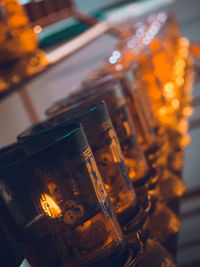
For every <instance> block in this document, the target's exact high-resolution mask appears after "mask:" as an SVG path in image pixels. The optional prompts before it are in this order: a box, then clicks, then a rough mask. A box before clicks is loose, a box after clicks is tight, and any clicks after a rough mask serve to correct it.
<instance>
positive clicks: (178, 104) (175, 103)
mask: <svg viewBox="0 0 200 267" xmlns="http://www.w3.org/2000/svg"><path fill="white" fill-rule="evenodd" d="M172 106H173V107H174V108H175V109H178V108H179V106H180V102H179V100H178V99H177V98H175V99H173V100H172Z"/></svg>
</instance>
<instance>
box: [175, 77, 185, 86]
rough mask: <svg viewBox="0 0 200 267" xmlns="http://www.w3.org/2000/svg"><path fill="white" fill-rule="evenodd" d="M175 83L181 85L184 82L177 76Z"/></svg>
mask: <svg viewBox="0 0 200 267" xmlns="http://www.w3.org/2000/svg"><path fill="white" fill-rule="evenodd" d="M176 84H177V85H179V86H182V85H183V84H184V79H183V78H182V77H177V78H176Z"/></svg>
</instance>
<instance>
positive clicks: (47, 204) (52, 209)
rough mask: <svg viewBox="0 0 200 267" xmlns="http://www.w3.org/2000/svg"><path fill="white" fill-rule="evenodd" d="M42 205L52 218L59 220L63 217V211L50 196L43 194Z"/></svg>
mask: <svg viewBox="0 0 200 267" xmlns="http://www.w3.org/2000/svg"><path fill="white" fill-rule="evenodd" d="M40 204H41V206H42V209H43V210H44V212H45V213H46V214H47V215H48V216H49V217H51V218H57V217H60V216H61V213H62V211H61V209H60V208H59V206H58V205H57V204H56V202H55V201H54V200H53V199H52V198H51V197H50V196H49V195H48V194H45V193H44V194H42V195H41V198H40Z"/></svg>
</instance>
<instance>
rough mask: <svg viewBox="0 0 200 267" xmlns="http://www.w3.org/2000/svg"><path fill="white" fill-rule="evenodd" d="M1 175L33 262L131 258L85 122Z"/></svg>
mask: <svg viewBox="0 0 200 267" xmlns="http://www.w3.org/2000/svg"><path fill="white" fill-rule="evenodd" d="M41 146H42V145H41ZM0 173H1V175H0V177H1V178H0V184H1V191H0V196H1V199H2V201H3V202H4V204H5V206H6V207H7V213H8V215H9V218H10V221H11V223H12V225H14V227H11V229H12V230H15V231H13V232H15V235H16V239H17V241H18V242H19V243H20V246H21V247H22V250H23V252H24V254H25V256H26V258H27V259H28V261H29V262H30V264H31V266H34V267H35V266H37V267H38V266H56V267H58V266H110V264H111V262H112V263H114V264H115V265H116V266H122V265H123V264H124V263H125V262H126V260H127V250H126V249H125V243H124V240H123V235H122V232H121V230H120V227H119V225H118V223H117V220H116V218H115V216H114V215H113V212H112V208H111V206H110V202H109V199H108V196H107V192H106V190H105V187H104V184H103V182H102V179H101V176H100V174H99V171H98V169H97V166H96V162H95V160H94V157H93V155H92V152H91V149H90V147H89V145H88V142H87V139H86V137H85V135H84V132H83V130H82V128H81V126H80V124H72V125H69V126H68V128H67V129H66V131H65V136H63V137H62V138H60V139H58V140H56V141H54V142H53V143H52V144H48V146H46V147H45V148H44V147H43V149H42V150H41V151H39V152H37V153H35V154H32V155H31V156H29V157H25V158H22V159H19V160H17V161H15V162H13V163H11V164H9V165H7V166H4V167H2V168H1V170H0Z"/></svg>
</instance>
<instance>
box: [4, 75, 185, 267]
mask: <svg viewBox="0 0 200 267" xmlns="http://www.w3.org/2000/svg"><path fill="white" fill-rule="evenodd" d="M101 82H102V81H101ZM100 84H101V83H100ZM106 84H107V86H105V85H106ZM83 90H84V92H85V96H86V95H87V93H86V92H87V91H88V93H89V95H88V97H87V99H88V101H86V100H85V99H83V101H81V100H80V101H81V102H82V104H80V103H78V102H77V100H75V98H76V97H75V95H74V96H73V97H71V98H70V102H71V101H72V98H73V99H74V100H75V103H76V104H75V105H72V106H73V108H69V106H68V105H66V106H65V107H63V106H62V108H64V109H63V110H62V112H60V114H59V115H57V116H55V117H53V118H51V119H49V120H47V121H45V122H42V123H40V124H38V125H35V126H33V127H31V128H30V129H28V130H26V131H25V132H24V133H22V134H21V135H20V136H19V140H21V142H22V143H24V144H26V145H25V148H26V150H27V149H28V150H29V149H30V151H31V153H32V152H35V151H37V150H38V149H39V148H40V146H44V145H48V143H49V142H50V139H49V138H52V137H50V135H49V137H48V134H49V130H47V129H49V128H50V127H52V126H53V125H54V126H55V125H57V124H60V123H63V122H66V121H68V122H69V121H70V122H74V121H76V120H77V121H81V123H82V124H83V127H84V129H85V131H86V135H87V138H88V140H89V143H90V145H91V148H92V151H93V153H94V154H95V159H96V161H97V165H98V168H99V170H100V173H101V175H102V178H103V180H104V183H105V187H106V190H107V192H108V195H109V197H110V200H111V203H112V205H113V208H114V211H115V214H116V215H117V217H118V219H119V221H120V224H121V226H122V227H123V231H124V232H125V233H127V235H128V236H129V234H130V232H134V235H133V234H132V235H131V240H133V239H134V240H135V239H137V238H135V236H137V235H135V234H136V232H138V230H139V229H140V231H139V232H141V229H142V228H145V230H143V231H142V235H141V242H145V240H146V235H147V234H146V233H147V232H148V231H149V232H150V237H151V238H154V239H156V240H158V241H160V242H162V243H163V244H167V242H166V241H167V239H168V238H169V237H171V236H173V235H174V234H176V233H177V232H178V230H179V227H180V221H179V219H178V218H177V217H176V215H175V214H174V213H173V212H172V211H171V210H170V209H169V208H168V207H167V206H165V205H164V204H160V203H159V204H156V205H155V202H156V199H157V198H158V196H159V194H157V192H156V191H157V189H156V187H157V180H158V178H157V174H156V170H155V168H154V167H153V166H151V173H150V172H149V171H148V166H147V164H146V161H145V159H144V155H143V154H142V150H141V147H140V146H139V143H138V141H137V134H136V132H135V131H134V127H133V124H132V120H131V116H130V113H129V111H128V109H127V106H126V102H125V98H124V96H123V92H122V91H121V88H120V86H119V83H118V80H117V81H116V80H113V79H112V82H111V81H110V80H109V81H106V83H105V81H103V88H102V87H101V86H100V87H99V86H97V85H96V87H95V89H94V87H91V88H88V89H87V90H86V88H84V89H83ZM82 93H83V92H82ZM83 95H84V94H82V96H83ZM89 96H90V97H89ZM89 99H90V100H89ZM101 99H104V100H105V101H106V103H107V105H108V107H109V111H110V114H112V120H113V123H114V125H115V129H117V132H118V136H119V138H120V144H121V147H122V151H123V153H124V155H126V157H125V160H124V159H123V154H122V152H121V149H120V146H119V143H118V140H117V137H116V134H115V132H114V131H113V129H112V124H111V122H109V121H110V120H109V118H108V116H107V117H106V116H105V115H103V114H104V113H105V111H104V112H103V109H102V108H100V106H101V105H103V104H101V105H100V106H99V107H98V108H97V107H93V108H91V109H90V110H87V108H88V107H89V106H90V105H94V103H95V101H99V100H101ZM68 100H69V99H68ZM63 102H66V103H68V101H66V99H65V100H64V101H63ZM77 104H78V105H77ZM59 106H60V104H59ZM67 106H68V108H67ZM74 106H75V107H74ZM66 109H68V110H66ZM83 110H87V111H85V112H83V113H82V115H79V116H78V114H79V113H80V112H81V111H83ZM92 114H93V115H92ZM74 115H76V117H73V118H71V117H72V116H74ZM70 118H71V119H70ZM61 128H62V127H61ZM56 129H57V128H54V131H55V130H56ZM86 129H87V130H86ZM57 130H58V129H57ZM57 130H56V131H55V133H56V132H57V134H56V135H58V136H57V137H56V138H58V137H61V136H60V134H61V133H59V131H57ZM65 131H66V130H63V132H62V134H61V135H62V136H63V135H64V132H65ZM39 133H40V134H39ZM41 133H42V134H41ZM37 138H39V139H38V143H37V142H36V141H37ZM51 141H52V139H51ZM28 150H27V152H28ZM30 151H29V152H30ZM147 151H148V153H147V155H152V152H154V151H155V149H153V150H152V149H149V150H147ZM70 153H71V154H73V151H70ZM85 153H86V154H87V153H89V152H85ZM54 154H55V153H54ZM53 156H56V157H57V155H56V154H55V155H53ZM72 157H73V156H72ZM76 161H77V160H75V162H76ZM124 162H125V163H126V164H127V166H128V168H129V172H128V171H127V169H126V165H125V163H124ZM135 162H138V164H139V165H138V164H135ZM149 162H151V158H150V160H149ZM51 165H52V166H53V164H51ZM23 166H24V164H23ZM137 167H138V171H137ZM87 168H88V170H90V167H87ZM28 169H29V168H28ZM90 173H93V172H92V171H91V170H90ZM140 173H142V174H140ZM80 174H81V173H79V175H80ZM129 174H130V177H131V180H132V183H133V184H134V186H135V189H136V193H137V197H138V200H139V201H138V202H139V204H136V203H137V201H136V196H135V194H134V190H133V188H132V187H131V183H130V180H129ZM41 176H42V174H41ZM47 176H49V175H47ZM50 176H51V175H50ZM93 176H94V174H93ZM42 177H43V179H44V175H43V176H42ZM48 179H49V178H48ZM52 186H53V188H54V185H53V184H52ZM47 187H48V186H47ZM100 187H101V186H100ZM22 188H23V186H22ZM49 188H50V187H49ZM74 188H76V186H75V185H74ZM49 190H50V189H48V193H47V192H46V195H44V202H45V204H44V205H43V206H42V209H43V208H44V207H47V210H48V209H49V206H51V204H52V205H53V210H56V209H57V206H58V202H57V201H58V200H57V201H56V199H55V197H54V198H53V201H52V196H51V194H50V192H53V191H54V190H53V191H51V190H50V191H49ZM7 191H9V190H8V189H7ZM55 191H57V187H55ZM75 191H76V190H75ZM100 192H101V191H100ZM58 195H59V193H58ZM149 196H151V197H152V200H151V201H149ZM41 201H42V200H41ZM41 201H40V205H42V204H41ZM49 203H50V204H49ZM72 204H73V205H74V203H73V202H72ZM73 205H72V206H73ZM58 207H59V206H58ZM72 209H73V208H72ZM60 210H61V209H60ZM46 212H47V211H46ZM55 212H56V211H55ZM70 212H71V210H70ZM51 213H52V211H51V209H50V211H49V213H48V212H47V215H49V214H51ZM52 214H53V213H52ZM70 214H71V213H70ZM147 215H150V218H149V222H148V221H147V219H145V218H146V217H147ZM53 216H54V215H53ZM59 216H61V215H59ZM74 216H75V215H73V216H72V217H71V218H72V220H73V217H74ZM77 216H78V215H77ZM50 217H51V216H50ZM161 220H164V222H165V224H162V225H161ZM36 221H37V220H36ZM144 222H146V223H145V224H144ZM31 225H32V224H31ZM146 225H147V226H146ZM34 226H35V225H34ZM133 236H134V238H133ZM129 239H130V237H129V238H128V240H129ZM40 241H41V240H40ZM132 242H133V241H132ZM148 242H150V241H148ZM20 243H24V242H20ZM36 243H37V242H36ZM134 243H137V242H136V241H134ZM26 246H27V244H26ZM157 246H158V244H157ZM30 250H31V249H30ZM45 250H46V249H45ZM23 251H24V247H23ZM147 251H149V250H147ZM29 252H30V251H29ZM41 252H42V250H41ZM43 253H44V252H43ZM151 253H155V252H151ZM33 254H34V253H33ZM25 255H26V257H27V258H28V259H29V260H30V261H31V264H32V265H34V264H35V263H34V260H35V258H34V257H35V255H34V257H33V258H34V259H32V258H31V259H30V255H29V254H28V255H27V252H26V251H25ZM156 258H157V256H156ZM78 262H79V264H81V263H80V262H81V261H80V260H79V261H78ZM38 264H39V263H38V262H37V263H36V265H37V266H38ZM95 264H96V263H95Z"/></svg>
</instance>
